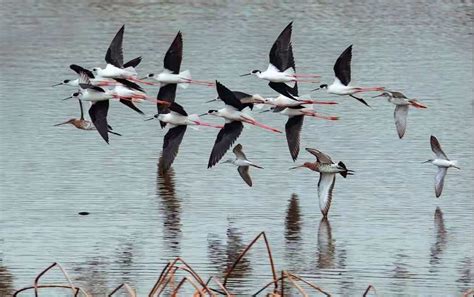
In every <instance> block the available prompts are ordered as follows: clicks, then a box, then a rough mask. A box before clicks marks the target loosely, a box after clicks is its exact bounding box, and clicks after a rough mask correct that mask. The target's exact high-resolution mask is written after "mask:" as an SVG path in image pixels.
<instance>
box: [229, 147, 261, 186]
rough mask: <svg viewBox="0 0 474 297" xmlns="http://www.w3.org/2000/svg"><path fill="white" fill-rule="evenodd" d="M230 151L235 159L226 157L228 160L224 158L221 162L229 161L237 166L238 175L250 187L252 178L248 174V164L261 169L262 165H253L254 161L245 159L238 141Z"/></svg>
mask: <svg viewBox="0 0 474 297" xmlns="http://www.w3.org/2000/svg"><path fill="white" fill-rule="evenodd" d="M232 152H234V154H235V159H228V160H225V161H224V162H222V163H223V164H224V163H230V164H234V165H235V166H237V167H238V168H237V171H238V172H239V174H240V176H241V177H242V179H243V180H244V181H245V182H246V183H247V185H249V187H251V186H252V178H251V177H250V174H249V168H250V166H252V167H255V168H260V169H263V167H260V166H258V165H255V164H254V163H252V162H251V161H249V160H248V159H247V157H246V156H245V154H244V152H243V151H242V145H241V144H240V143H239V144H237V145H236V146H235V147H234V149H233V150H232Z"/></svg>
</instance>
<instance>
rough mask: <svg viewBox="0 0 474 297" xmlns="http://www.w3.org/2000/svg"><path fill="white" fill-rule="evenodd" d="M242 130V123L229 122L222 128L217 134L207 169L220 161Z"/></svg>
mask: <svg viewBox="0 0 474 297" xmlns="http://www.w3.org/2000/svg"><path fill="white" fill-rule="evenodd" d="M243 129H244V125H243V124H242V122H238V121H234V122H230V123H227V124H225V125H224V128H222V129H221V130H220V131H219V134H217V138H216V141H215V142H214V147H213V148H212V152H211V156H210V157H209V162H208V164H207V168H211V167H212V166H214V165H216V164H217V162H219V161H220V159H222V157H223V156H224V155H225V153H226V152H227V150H228V149H229V148H230V147H231V145H232V144H233V143H234V142H235V140H236V139H237V138H238V137H239V136H240V133H242V130H243Z"/></svg>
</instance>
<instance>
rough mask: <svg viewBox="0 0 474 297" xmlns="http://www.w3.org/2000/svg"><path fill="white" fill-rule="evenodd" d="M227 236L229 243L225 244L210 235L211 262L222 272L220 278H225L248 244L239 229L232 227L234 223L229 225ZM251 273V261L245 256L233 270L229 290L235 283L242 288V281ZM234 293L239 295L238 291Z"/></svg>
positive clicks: (209, 255) (209, 252)
mask: <svg viewBox="0 0 474 297" xmlns="http://www.w3.org/2000/svg"><path fill="white" fill-rule="evenodd" d="M226 235H227V243H223V242H222V240H220V239H218V238H216V237H217V236H215V235H212V234H209V237H208V240H207V250H208V257H209V260H210V262H211V263H212V265H213V266H214V267H215V269H216V270H217V271H219V272H220V277H223V276H224V275H225V274H226V273H227V271H228V270H229V269H230V268H231V267H232V264H233V263H234V262H235V261H236V260H237V258H238V257H239V255H240V253H241V252H242V251H243V250H244V248H245V247H246V244H245V243H244V242H243V240H242V234H241V233H240V231H239V230H238V229H237V228H235V227H232V223H229V226H228V227H227V234H226ZM250 253H251V252H250ZM251 271H252V267H251V264H250V260H249V259H248V258H247V256H245V257H243V258H242V259H241V260H240V262H239V264H238V265H237V266H236V267H235V269H234V270H233V272H232V275H231V278H230V279H229V283H228V285H229V288H232V287H233V283H239V284H240V286H242V280H244V279H245V278H247V277H248V276H249V274H250V273H251ZM243 287H245V286H243ZM232 292H233V293H239V292H238V289H234V288H233V289H232ZM241 293H242V292H241Z"/></svg>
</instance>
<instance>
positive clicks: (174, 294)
mask: <svg viewBox="0 0 474 297" xmlns="http://www.w3.org/2000/svg"><path fill="white" fill-rule="evenodd" d="M185 282H188V283H190V284H191V285H192V286H193V287H194V289H195V290H196V291H197V294H199V296H203V295H204V292H203V291H202V290H201V289H200V288H199V286H198V285H197V284H196V283H194V282H193V281H192V279H190V278H188V277H187V276H185V277H183V279H182V280H181V281H180V282H179V283H178V285H177V286H176V288H175V289H174V290H173V292H171V296H176V294H178V291H179V290H180V289H181V287H182V286H183V284H184V283H185ZM210 294H211V296H215V295H214V294H212V293H210ZM195 295H196V293H194V294H193V296H195Z"/></svg>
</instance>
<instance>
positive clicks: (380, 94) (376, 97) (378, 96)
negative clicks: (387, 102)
mask: <svg viewBox="0 0 474 297" xmlns="http://www.w3.org/2000/svg"><path fill="white" fill-rule="evenodd" d="M382 95H383V94H380V95H377V96H372V98H377V97H380V96H382Z"/></svg>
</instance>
